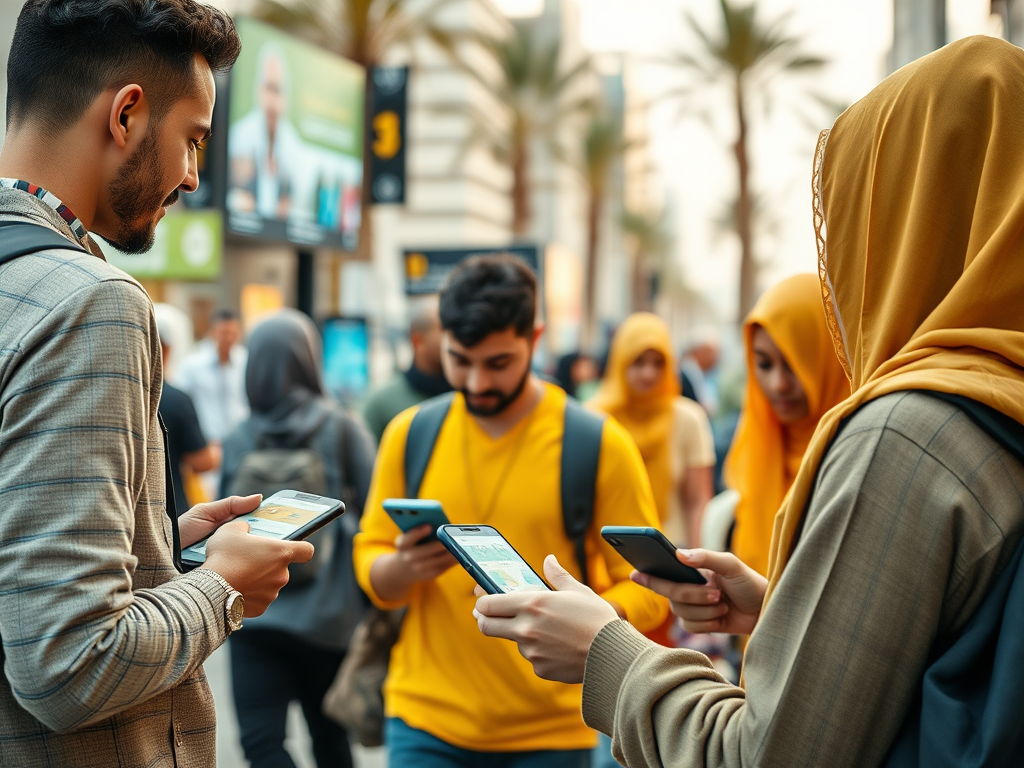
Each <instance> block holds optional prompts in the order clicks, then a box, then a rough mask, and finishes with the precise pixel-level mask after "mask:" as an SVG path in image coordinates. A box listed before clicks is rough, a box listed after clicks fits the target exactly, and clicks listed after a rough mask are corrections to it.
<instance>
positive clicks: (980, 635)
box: [477, 37, 1024, 768]
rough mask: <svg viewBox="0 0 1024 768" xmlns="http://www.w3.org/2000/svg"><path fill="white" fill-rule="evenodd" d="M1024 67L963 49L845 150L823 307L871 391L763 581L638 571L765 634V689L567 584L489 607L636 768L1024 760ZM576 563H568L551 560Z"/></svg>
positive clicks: (887, 98)
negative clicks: (648, 634) (669, 644)
mask: <svg viewBox="0 0 1024 768" xmlns="http://www.w3.org/2000/svg"><path fill="white" fill-rule="evenodd" d="M1022 103H1024V51H1021V49H1020V48H1017V47H1015V46H1013V45H1011V44H1010V43H1007V42H1005V41H1002V40H998V39H995V38H991V37H973V38H968V39H966V40H961V41H958V42H955V43H951V44H949V45H947V46H946V47H944V48H942V49H940V50H939V51H937V52H935V53H932V54H930V55H928V56H925V57H924V58H922V59H919V60H918V61H916V62H914V63H912V64H909V65H908V66H906V67H904V68H902V69H900V70H899V71H898V72H896V73H894V74H893V75H891V76H889V77H888V78H887V79H886V80H885V81H883V82H882V83H881V84H880V85H879V86H877V87H876V88H875V89H874V90H873V91H872V92H871V93H869V94H868V95H867V96H866V97H865V98H863V99H861V100H860V101H859V102H857V103H856V104H854V105H853V106H852V107H850V108H849V109H848V110H847V111H846V112H844V113H843V114H842V115H841V116H840V117H839V118H838V119H837V120H836V122H835V125H834V126H833V127H832V129H831V130H830V131H823V132H822V134H821V137H820V138H819V141H818V146H817V151H816V153H815V162H814V180H813V187H812V188H813V190H814V198H813V203H814V218H815V230H816V235H817V244H818V257H819V264H820V270H821V271H820V277H821V289H822V296H823V300H824V301H823V304H824V311H825V313H826V317H827V320H828V328H829V330H830V332H831V336H832V340H833V343H834V345H835V349H836V351H837V352H838V355H839V360H840V363H841V364H842V365H843V367H844V368H845V370H846V371H847V373H848V375H849V377H850V380H851V388H852V395H851V396H850V397H849V398H848V399H847V400H845V401H843V402H842V403H841V404H840V405H838V406H836V407H835V408H833V409H832V410H831V411H829V412H828V414H826V415H825V416H824V417H823V418H822V420H821V422H820V423H819V425H818V429H817V431H816V432H815V434H814V437H813V438H812V440H811V443H810V445H809V446H808V448H807V451H806V453H805V455H804V461H803V464H802V465H801V467H800V470H799V472H798V473H797V476H796V479H795V480H794V481H793V485H792V487H791V488H790V492H789V494H788V495H787V496H786V500H785V502H784V504H783V506H782V507H781V509H780V510H779V513H778V515H777V516H776V518H775V528H774V536H773V539H772V552H771V557H770V566H769V568H770V576H769V579H768V580H766V579H765V578H764V577H762V576H761V575H760V574H758V573H757V572H756V571H754V570H753V569H752V568H749V567H748V566H746V565H744V564H743V562H742V561H740V560H739V559H738V558H737V557H736V556H735V555H733V554H731V553H724V552H708V551H705V550H696V551H693V552H689V553H687V552H679V553H677V555H678V556H679V558H680V559H681V560H682V561H684V562H687V563H689V564H691V565H695V566H699V567H703V568H704V569H705V570H704V572H705V574H706V575H707V576H708V578H709V579H710V580H711V582H710V584H708V585H706V586H699V587H698V586H694V585H682V584H673V583H670V582H667V581H663V580H660V579H654V578H650V577H646V576H643V575H637V576H636V577H635V579H636V580H637V581H639V582H640V583H644V584H647V585H649V586H650V587H651V588H652V589H654V590H655V591H657V592H659V593H661V594H664V595H665V596H667V597H669V598H670V599H671V600H672V601H673V610H674V611H675V612H676V613H677V614H678V615H680V616H682V617H683V619H684V621H685V622H686V623H687V625H688V627H690V628H691V629H694V630H695V631H724V632H731V633H738V634H747V633H750V632H751V630H753V634H752V635H751V638H750V643H749V645H748V646H747V653H746V658H745V661H744V677H745V682H746V684H745V690H744V689H741V688H738V687H735V686H732V685H730V684H728V683H727V682H726V681H724V680H722V679H721V678H719V677H718V675H717V674H716V673H715V672H714V671H713V669H712V668H711V666H710V665H709V664H708V662H707V660H706V659H705V658H704V657H702V656H700V655H699V654H696V653H693V652H689V651H684V650H670V649H664V648H659V647H657V646H654V645H653V644H651V643H650V641H648V640H646V639H645V638H644V637H643V636H641V635H639V634H638V633H636V632H635V631H634V630H633V629H632V628H631V627H630V626H629V625H628V624H627V623H625V622H622V621H618V620H617V619H616V616H615V614H614V612H612V611H610V610H608V607H607V605H606V604H605V603H604V602H603V601H602V600H601V599H600V598H598V597H596V596H594V595H592V594H590V592H589V590H587V589H586V588H584V587H582V586H581V585H578V584H575V583H574V582H573V581H572V579H571V578H569V577H568V576H566V575H564V574H561V573H557V574H556V573H554V570H553V569H552V571H551V572H552V574H553V575H554V576H557V581H558V583H557V584H555V585H554V586H556V587H558V588H559V591H557V592H548V593H530V594H529V595H494V596H487V597H484V598H481V599H480V600H479V601H478V603H477V611H478V612H479V613H480V615H481V616H482V618H481V620H480V623H481V629H482V630H483V631H484V632H485V633H487V634H493V635H497V636H500V637H505V638H513V639H515V640H517V641H518V643H519V644H520V647H521V650H522V652H523V653H524V654H526V655H527V656H529V657H531V658H534V659H536V668H537V671H538V672H539V673H540V674H541V675H543V676H545V677H549V678H554V679H560V680H565V681H567V682H578V681H580V680H582V679H583V678H584V675H585V676H586V682H585V683H584V699H583V701H584V717H585V718H586V720H587V722H588V723H590V724H591V725H593V726H594V727H597V728H600V729H601V730H602V731H604V732H606V733H610V734H612V736H613V738H614V744H615V754H616V756H617V757H618V758H619V759H620V761H621V762H623V763H624V764H626V765H630V766H649V765H672V766H679V767H680V768H682V767H689V766H694V767H696V766H706V765H708V764H709V763H711V762H714V764H715V765H721V766H754V765H771V766H775V765H779V766H789V765H800V766H804V765H828V766H830V767H831V768H852V767H853V766H886V768H925V767H930V766H936V765H951V766H962V765H977V766H1009V765H1015V764H1016V763H1017V762H1019V755H1021V754H1022V751H1024V732H1022V730H1021V712H1020V703H1019V702H1020V690H1021V687H1022V685H1024V670H1022V668H1021V664H1020V638H1021V636H1022V633H1024V600H1022V599H1021V589H1022V587H1024V309H1022V305H1021V301H1020V297H1021V295H1022V293H1024V270H1022V269H1021V268H1020V266H1021V265H1020V261H1021V259H1020V255H1021V254H1022V253H1024V110H1022V109H1021V104H1022ZM552 565H553V564H552Z"/></svg>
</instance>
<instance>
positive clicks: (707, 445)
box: [588, 312, 715, 546]
mask: <svg viewBox="0 0 1024 768" xmlns="http://www.w3.org/2000/svg"><path fill="white" fill-rule="evenodd" d="M674 371H675V361H674V359H673V355H672V343H671V339H670V337H669V331H668V326H667V325H665V321H664V320H662V319H661V318H660V317H658V316H657V315H652V314H650V313H648V312H639V313H637V314H634V315H630V316H629V317H628V318H626V320H625V321H624V322H623V323H622V325H621V326H619V329H618V330H617V331H616V333H615V337H614V338H613V339H612V346H611V353H610V354H609V356H608V367H607V369H606V371H605V375H604V378H603V379H602V380H601V386H600V389H598V391H597V394H596V395H594V399H593V400H591V401H590V402H589V403H588V405H589V406H590V407H591V408H593V409H594V410H598V411H602V412H604V413H607V414H609V415H610V416H613V417H614V418H615V419H616V420H617V421H618V422H619V423H620V424H622V426H624V427H625V428H626V430H627V431H628V432H629V434H630V435H632V436H633V439H634V440H635V441H636V444H637V446H638V447H639V448H640V455H641V456H643V459H644V465H645V466H646V467H647V475H648V477H649V478H650V480H651V488H652V490H653V491H654V499H655V502H656V503H657V505H658V515H659V517H660V518H661V523H662V528H663V530H664V531H665V534H666V535H667V536H668V537H669V539H671V540H672V541H674V542H678V543H680V544H682V543H685V542H690V545H691V546H696V544H697V542H698V541H699V537H700V515H701V512H702V511H703V509H704V505H705V504H707V503H708V501H709V500H710V499H711V496H712V493H713V482H714V477H713V473H714V466H715V447H714V441H713V438H712V436H711V425H710V424H709V423H708V417H707V415H706V414H705V413H704V409H703V408H701V407H700V406H699V405H698V404H697V403H695V402H694V401H692V400H688V399H686V398H684V397H682V396H681V395H680V394H679V382H678V380H677V379H676V377H675V375H674V373H673V372H674Z"/></svg>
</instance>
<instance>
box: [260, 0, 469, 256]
mask: <svg viewBox="0 0 1024 768" xmlns="http://www.w3.org/2000/svg"><path fill="white" fill-rule="evenodd" d="M448 2H449V0H435V1H434V2H432V3H428V4H427V5H426V6H425V7H424V8H423V9H422V10H420V11H419V12H416V13H413V12H410V11H409V8H408V6H410V5H412V3H411V2H410V0H292V2H288V3H287V4H286V3H284V2H278V0H258V2H257V4H256V8H255V10H254V13H253V15H254V16H255V17H256V18H258V19H261V20H262V21H265V22H267V23H269V24H272V25H273V26H275V27H279V28H281V29H286V30H289V31H292V32H294V33H296V34H298V35H300V36H301V37H303V38H305V39H306V40H309V41H310V42H313V43H315V44H317V45H319V46H321V47H323V48H326V49H328V50H330V51H334V52H335V53H337V54H339V55H341V56H344V57H345V58H346V59H349V60H351V61H354V62H355V63H356V64H359V65H360V66H362V67H364V68H365V69H366V96H365V100H364V114H366V115H369V114H370V109H371V107H372V105H371V103H370V99H371V96H372V89H371V85H372V83H371V80H370V78H371V77H372V70H373V67H374V66H376V65H377V64H378V63H380V61H381V60H382V59H383V57H384V53H385V52H386V51H387V50H388V49H389V48H391V47H392V46H394V45H397V44H400V43H408V42H410V41H411V40H412V39H413V38H415V37H417V36H418V35H420V34H424V33H426V34H430V33H431V32H432V31H433V28H432V25H431V19H432V18H433V16H434V15H435V14H436V13H437V11H438V9H439V8H440V7H441V6H443V5H446V4H447V3H448ZM366 128H368V126H364V131H365V129H366ZM371 162H372V155H371V141H370V137H369V136H368V135H367V134H366V133H364V136H363V189H362V206H361V207H362V216H361V218H360V224H359V252H360V254H361V255H362V257H363V258H365V259H367V260H369V259H371V258H372V257H373V230H372V217H371V216H370V207H371V206H372V204H373V196H372V188H371V184H370V174H369V170H370V164H371Z"/></svg>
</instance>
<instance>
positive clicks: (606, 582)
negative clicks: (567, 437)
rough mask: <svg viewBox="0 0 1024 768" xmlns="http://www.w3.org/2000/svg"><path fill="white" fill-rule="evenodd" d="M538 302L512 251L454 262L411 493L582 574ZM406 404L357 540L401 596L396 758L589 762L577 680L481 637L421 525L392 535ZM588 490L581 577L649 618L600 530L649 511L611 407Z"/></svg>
mask: <svg viewBox="0 0 1024 768" xmlns="http://www.w3.org/2000/svg"><path fill="white" fill-rule="evenodd" d="M536 302H537V283H536V279H535V278H534V276H533V273H532V272H531V271H530V269H529V268H528V267H527V266H526V265H525V264H524V263H523V262H522V261H520V260H518V259H515V258H512V257H502V256H499V257H481V258H476V259H472V260H470V261H467V262H465V263H463V264H462V265H461V266H460V267H458V268H457V269H456V270H455V271H454V272H453V273H452V275H451V277H450V278H449V281H448V283H447V285H446V287H445V289H444V291H443V292H442V294H441V324H442V327H443V329H444V338H443V342H442V360H443V365H444V370H445V374H446V376H447V378H448V380H449V382H450V383H451V384H452V386H453V387H454V388H455V389H456V390H457V394H456V396H455V399H454V400H453V402H452V404H451V408H450V410H449V411H448V415H447V417H446V418H445V422H444V425H443V426H442V428H441V430H440V432H439V434H438V437H437V441H436V443H435V446H434V450H433V454H432V456H431V459H430V463H429V465H428V466H427V470H426V473H425V474H424V476H423V481H422V484H421V487H420V494H419V495H420V497H421V498H425V499H437V500H439V501H440V502H441V503H442V504H443V506H444V509H445V512H446V513H447V515H448V518H449V519H450V520H451V522H453V523H460V524H487V525H493V526H494V527H496V528H497V529H498V530H499V531H501V532H502V533H503V534H504V535H505V537H506V538H507V539H508V540H509V541H510V542H511V543H512V545H513V546H514V547H516V549H517V550H518V551H519V552H520V553H521V554H522V555H523V557H524V558H525V559H526V560H527V562H529V563H530V564H531V565H532V566H533V567H534V568H535V569H537V570H539V569H540V566H541V562H542V560H543V558H544V556H545V555H547V554H548V553H555V554H556V555H557V556H558V558H559V560H560V561H561V562H562V563H564V564H565V566H566V568H567V569H568V570H569V571H570V572H572V573H573V574H574V575H575V576H577V577H579V576H580V575H581V574H579V572H578V571H579V568H578V566H577V565H576V558H575V556H574V550H573V545H572V543H571V542H570V541H569V539H568V538H567V537H566V534H565V532H564V528H563V521H562V514H561V496H560V480H561V477H560V475H561V472H560V466H561V456H562V450H563V440H562V437H563V432H564V419H565V407H566V395H565V393H564V392H563V391H562V390H561V389H558V388H557V387H554V386H551V385H548V384H545V383H543V382H541V381H540V380H539V379H537V378H536V377H535V376H534V375H533V374H532V373H531V368H530V363H531V358H532V353H533V349H534V346H535V344H536V342H537V340H538V339H539V337H540V334H541V332H542V330H543V327H542V326H541V325H540V324H539V323H537V322H536V319H535V318H536ZM415 413H416V409H415V408H413V409H410V410H408V411H405V412H404V413H402V414H401V415H399V416H398V417H397V418H396V419H395V420H394V421H393V422H392V423H391V425H390V426H389V427H388V429H387V431H385V433H384V437H383V439H382V440H381V444H380V451H379V453H378V455H377V465H376V468H375V470H374V478H373V484H372V486H371V489H370V496H369V499H368V500H367V505H366V511H365V513H364V515H363V519H362V530H361V532H360V534H359V535H358V536H357V537H356V540H355V552H354V561H355V569H356V576H357V578H358V579H359V583H360V584H361V585H362V587H363V589H364V590H365V591H366V593H367V594H368V595H369V596H370V597H371V599H372V600H373V601H374V602H375V603H376V604H377V605H379V606H381V607H384V608H395V607H398V606H401V605H407V606H408V612H407V614H406V617H405V624H404V626H403V629H402V636H401V639H400V640H399V642H398V644H397V645H396V646H395V648H394V650H393V652H392V656H391V666H390V673H389V675H388V679H387V681H386V683H385V687H384V694H385V701H386V703H387V716H388V718H389V719H388V722H387V726H386V729H385V739H386V742H387V745H388V750H389V757H390V761H391V765H393V766H408V765H415V766H417V768H435V766H436V767H438V768H440V767H441V766H469V765H478V764H486V765H488V766H496V767H497V768H505V767H507V768H520V767H522V768H526V766H529V767H530V768H545V767H546V766H549V765H550V766H553V767H554V766H557V768H576V767H577V766H578V767H579V768H585V766H588V765H589V760H590V750H591V748H592V747H593V746H594V743H595V738H594V733H593V731H591V730H590V729H589V728H587V727H586V726H585V725H584V723H583V720H582V718H581V715H580V708H581V688H580V686H577V685H573V686H566V685H560V684H557V683H552V682H549V681H545V680H540V679H539V678H537V677H536V676H535V675H534V674H533V671H532V668H531V666H530V663H529V662H528V661H527V660H526V659H524V658H523V657H522V656H521V655H520V654H519V652H518V650H517V649H516V646H515V644H513V643H510V642H507V641H504V640H495V639H491V638H486V637H484V636H482V635H481V634H480V633H479V631H478V630H477V627H476V621H475V619H474V617H473V605H474V603H475V600H476V598H475V596H474V594H473V588H474V582H473V579H472V578H471V577H470V576H469V575H468V574H467V573H466V572H465V571H464V570H463V569H462V568H457V567H453V566H455V565H456V563H455V560H454V558H452V557H451V555H449V554H448V552H447V551H446V550H445V549H444V548H443V547H442V545H441V544H439V543H437V542H430V543H421V542H422V540H423V539H424V538H425V537H426V536H428V535H429V533H430V530H429V527H423V528H420V529H414V530H412V531H410V532H409V533H407V534H404V535H399V534H400V531H399V529H398V527H397V526H396V525H395V524H394V523H393V522H392V521H391V519H390V518H389V517H388V516H387V514H386V513H385V512H384V510H383V508H382V506H381V502H382V501H383V500H384V499H386V498H391V497H402V496H404V495H405V476H404V456H405V447H406V446H405V443H406V436H407V434H408V431H409V425H410V423H411V422H412V419H413V416H414V415H415ZM565 449H566V450H571V446H565ZM594 497H595V501H594V510H593V522H592V525H591V529H590V531H589V532H588V535H587V542H586V549H587V553H588V570H589V571H590V582H591V584H593V585H594V587H595V589H596V590H597V591H598V592H599V593H600V594H601V595H602V596H603V597H604V598H605V600H607V601H608V602H609V603H610V604H611V605H612V606H613V607H614V609H615V611H616V612H617V613H618V614H619V615H620V616H622V617H624V618H626V619H627V620H629V621H630V622H631V623H632V624H633V625H634V626H636V627H637V628H638V629H639V630H641V631H648V630H651V629H653V628H655V627H657V626H658V625H659V624H660V623H661V622H662V620H663V619H664V618H665V616H667V614H668V606H667V603H666V602H665V601H664V600H663V599H662V598H660V597H658V596H657V595H654V594H653V593H652V592H649V591H647V590H644V589H642V588H640V587H639V586H638V585H636V584H634V583H632V582H631V581H630V580H629V574H630V572H631V571H632V568H631V566H630V565H629V564H628V563H626V562H625V561H624V560H623V559H621V558H620V557H619V556H618V555H617V554H616V553H615V551H614V550H613V549H611V547H609V546H608V545H606V544H605V543H604V541H603V540H602V539H601V538H600V535H599V531H600V528H601V526H603V525H611V524H615V525H645V526H656V525H657V519H658V518H657V512H656V511H655V506H654V499H653V497H652V494H651V490H650V484H649V482H648V479H647V476H646V474H645V470H644V465H643V460H642V459H641V457H640V453H639V451H638V450H637V448H636V445H635V444H634V443H633V441H632V440H631V439H630V437H629V435H628V434H627V433H626V431H625V430H624V429H623V428H622V427H621V426H619V425H618V424H617V423H616V422H615V421H613V420H611V419H609V420H608V421H607V423H606V424H605V426H604V430H603V433H602V438H601V449H600V458H599V462H598V472H597V480H596V486H595V494H594ZM481 761H485V762H481Z"/></svg>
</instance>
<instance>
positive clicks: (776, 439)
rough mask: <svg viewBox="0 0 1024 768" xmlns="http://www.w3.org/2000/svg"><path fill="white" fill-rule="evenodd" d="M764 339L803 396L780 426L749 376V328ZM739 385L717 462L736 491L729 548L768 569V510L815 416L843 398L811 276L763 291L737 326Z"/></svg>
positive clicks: (786, 482) (788, 480)
mask: <svg viewBox="0 0 1024 768" xmlns="http://www.w3.org/2000/svg"><path fill="white" fill-rule="evenodd" d="M757 326H761V327H762V328H764V329H765V331H767V333H768V335H769V336H771V337H772V341H774V342H775V344H776V346H778V348H779V351H781V352H782V355H783V356H784V357H785V358H786V362H787V363H789V367H790V368H791V369H792V370H793V373H794V374H795V375H796V377H797V379H799V381H800V384H801V386H802V387H803V390H804V393H805V394H806V395H807V404H808V415H807V416H806V417H805V418H803V419H801V420H800V421H799V422H797V423H795V424H790V425H788V426H783V425H782V423H781V422H780V421H779V420H778V418H777V417H776V416H775V412H774V411H773V410H772V406H771V403H769V401H768V398H767V397H765V395H764V392H762V391H761V387H759V386H758V384H757V379H756V378H755V376H754V348H753V337H754V329H755V328H756V327H757ZM743 339H744V342H745V345H746V352H747V388H746V393H745V395H744V402H743V416H742V418H741V419H740V424H739V428H738V429H737V430H736V436H735V438H733V442H732V446H731V447H730V448H729V455H728V456H727V457H726V460H725V481H726V483H727V484H728V485H729V487H730V488H734V489H736V490H737V491H739V494H740V501H739V504H738V505H737V507H736V533H735V534H734V535H733V552H735V553H736V556H737V557H739V558H740V559H741V560H742V561H743V562H745V563H746V564H747V565H749V566H750V567H751V568H753V569H754V570H756V571H757V572H758V573H761V574H767V573H768V552H769V551H770V549H771V546H770V545H771V539H772V524H773V522H774V520H775V513H776V512H778V510H779V505H780V504H782V500H783V498H784V497H785V495H786V491H788V490H789V486H790V485H791V484H792V482H793V479H794V478H795V477H796V474H797V470H798V469H799V467H800V462H801V461H802V459H803V456H804V452H805V451H806V450H807V445H808V443H809V442H810V440H811V435H812V434H813V433H814V429H815V427H817V425H818V421H819V420H820V419H821V417H822V416H824V415H825V413H826V412H827V411H829V410H831V409H832V408H833V407H834V406H835V405H836V404H838V403H840V402H841V401H842V400H844V399H845V398H847V397H849V396H850V383H849V382H848V381H847V380H846V375H845V374H844V373H843V368H842V366H841V365H840V364H839V360H837V359H836V353H835V349H834V347H833V346H832V336H831V335H830V334H829V331H828V325H827V323H826V322H825V313H824V312H822V311H821V287H820V284H819V283H818V277H817V275H797V276H796V277H791V278H789V279H788V280H783V281H782V282H781V283H779V284H778V285H776V286H775V287H773V288H771V289H769V290H768V291H766V292H765V293H764V294H763V295H762V296H761V298H760V299H759V300H758V302H757V304H755V305H754V308H753V309H752V310H751V312H750V314H749V315H748V316H747V319H746V322H745V323H744V325H743Z"/></svg>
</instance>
